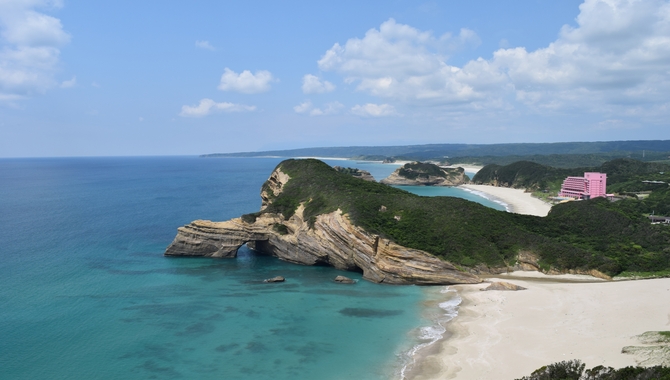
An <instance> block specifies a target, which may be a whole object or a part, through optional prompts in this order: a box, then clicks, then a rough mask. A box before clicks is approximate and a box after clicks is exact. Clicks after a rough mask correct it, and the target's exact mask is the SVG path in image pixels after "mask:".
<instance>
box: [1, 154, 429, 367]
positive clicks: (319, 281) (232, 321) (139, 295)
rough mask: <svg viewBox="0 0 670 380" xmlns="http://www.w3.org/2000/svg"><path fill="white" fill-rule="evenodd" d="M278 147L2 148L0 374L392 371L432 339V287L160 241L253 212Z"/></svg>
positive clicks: (241, 253)
mask: <svg viewBox="0 0 670 380" xmlns="http://www.w3.org/2000/svg"><path fill="white" fill-rule="evenodd" d="M279 161H280V160H279V159H201V158H196V157H153V158H59V159H2V160H0V215H1V217H0V241H2V242H3V245H2V248H0V304H1V305H2V307H1V308H0V336H1V337H2V339H0V368H2V369H1V372H0V373H1V374H2V375H1V376H0V377H2V378H8V379H9V378H11V379H37V378H49V379H90V378H97V379H118V378H124V379H145V378H159V379H164V378H167V379H169V378H198V379H210V378H212V379H213V378H217V379H221V378H225V379H267V378H273V379H296V378H303V379H317V378H318V379H343V378H356V379H386V378H391V377H397V374H398V373H399V372H400V370H401V368H402V367H403V365H404V364H405V363H406V362H407V360H408V357H407V354H406V353H407V352H409V351H410V350H411V348H412V347H413V346H414V345H415V344H417V342H424V341H426V339H430V337H427V336H423V335H425V331H428V330H426V328H425V326H429V325H430V324H431V323H432V322H431V320H430V318H428V317H426V314H425V313H424V312H423V311H422V305H423V303H424V301H425V291H426V290H425V289H423V288H419V287H414V286H383V285H376V284H372V283H369V282H366V281H359V282H358V283H357V284H355V285H351V286H347V285H340V284H335V283H333V282H332V279H333V278H334V277H335V276H336V275H338V274H345V275H347V276H349V277H352V278H355V279H359V280H360V275H359V274H356V273H343V272H341V271H338V270H335V269H333V268H327V267H303V266H298V265H293V264H287V263H284V262H281V261H279V260H276V259H274V258H271V257H266V256H262V255H257V254H255V253H254V252H252V251H249V250H247V249H245V248H242V249H240V256H239V257H238V258H237V259H236V260H217V259H203V258H195V259H193V258H191V259H189V258H166V257H163V256H162V254H163V251H164V250H165V248H166V246H167V245H168V244H169V243H170V242H171V241H172V239H173V238H174V235H175V233H176V229H177V227H178V226H181V225H184V224H186V223H188V222H190V221H191V220H194V219H211V220H225V219H229V218H232V217H237V216H239V215H240V214H243V213H248V212H253V211H257V210H258V208H259V206H260V198H259V195H258V194H259V190H260V186H261V184H262V183H263V181H264V180H265V179H266V178H267V176H268V175H269V173H270V172H271V171H272V169H273V168H274V167H275V166H276V164H277V163H278V162H279ZM348 166H352V165H348ZM363 168H365V167H363ZM391 169H394V168H391ZM366 170H367V169H366ZM275 275H282V276H285V277H286V278H287V281H286V282H285V283H281V284H265V283H262V279H264V278H268V277H271V276H275ZM421 327H424V328H423V329H421Z"/></svg>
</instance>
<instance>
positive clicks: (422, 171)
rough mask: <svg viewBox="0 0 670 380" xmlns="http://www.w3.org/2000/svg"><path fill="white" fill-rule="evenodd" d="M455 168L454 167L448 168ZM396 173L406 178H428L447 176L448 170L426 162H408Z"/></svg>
mask: <svg viewBox="0 0 670 380" xmlns="http://www.w3.org/2000/svg"><path fill="white" fill-rule="evenodd" d="M450 170H455V169H450ZM398 174H399V175H400V176H401V177H404V178H407V179H417V178H428V177H442V178H447V177H448V176H449V172H448V171H447V169H442V168H440V167H439V166H437V165H435V164H430V163H426V162H410V163H407V164H405V165H403V166H402V167H401V168H400V170H399V171H398Z"/></svg>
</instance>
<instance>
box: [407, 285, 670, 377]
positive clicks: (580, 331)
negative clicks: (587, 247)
mask: <svg viewBox="0 0 670 380" xmlns="http://www.w3.org/2000/svg"><path fill="white" fill-rule="evenodd" d="M531 277H544V278H543V279H541V280H540V279H534V278H531ZM562 277H565V276H562ZM568 277H569V275H568ZM510 278H513V279H512V280H510ZM498 280H503V281H508V282H512V283H514V284H517V285H520V286H523V287H525V288H527V290H522V291H516V292H512V291H487V292H484V291H480V290H479V289H480V288H483V287H486V286H487V285H488V284H480V285H459V286H454V287H453V288H454V289H456V290H457V291H458V293H459V295H460V296H461V298H462V299H463V301H462V303H461V306H460V309H459V312H458V316H457V317H456V318H455V319H454V320H453V321H451V322H450V324H449V326H448V330H449V331H448V333H449V334H450V337H449V338H448V339H446V340H444V341H442V342H441V343H440V344H441V347H440V351H439V353H437V354H434V355H431V356H428V357H425V358H423V360H422V361H421V364H420V367H419V368H418V369H419V371H418V372H419V374H418V375H416V376H413V378H412V380H428V379H467V380H474V379H498V380H507V379H509V380H512V379H517V378H521V377H523V376H527V375H529V374H531V373H532V372H533V371H534V370H536V369H538V368H540V367H542V366H544V365H547V364H551V363H555V362H559V361H562V360H570V359H579V360H581V361H582V362H584V363H585V364H586V366H587V368H592V367H594V366H597V365H605V366H611V367H615V368H620V367H625V366H629V365H636V364H637V362H636V360H641V358H637V357H635V356H632V355H629V354H622V353H621V349H622V348H623V347H624V346H631V345H633V346H635V345H640V343H639V342H638V341H637V339H636V338H635V336H636V335H639V334H642V333H644V332H646V331H667V330H670V278H665V279H652V280H638V281H617V282H608V281H595V282H592V283H584V278H583V276H577V277H576V278H575V279H574V280H576V282H565V280H566V278H562V280H563V281H562V282H554V281H552V276H544V275H541V274H537V273H536V274H535V275H534V276H528V275H525V276H524V274H522V273H513V274H512V275H511V277H510V276H505V275H502V276H500V277H499V279H493V278H491V279H489V281H498ZM567 280H569V278H567Z"/></svg>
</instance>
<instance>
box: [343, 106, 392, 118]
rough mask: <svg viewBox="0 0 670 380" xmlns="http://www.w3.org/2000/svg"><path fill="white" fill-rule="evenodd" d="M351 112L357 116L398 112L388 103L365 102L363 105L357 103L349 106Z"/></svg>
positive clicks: (389, 114)
mask: <svg viewBox="0 0 670 380" xmlns="http://www.w3.org/2000/svg"><path fill="white" fill-rule="evenodd" d="M351 113H353V114H354V115H358V116H373V117H381V116H394V115H398V113H397V112H396V110H395V107H393V106H392V105H390V104H373V103H367V104H364V105H358V104H357V105H355V106H353V107H352V108H351Z"/></svg>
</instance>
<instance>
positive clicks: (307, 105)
mask: <svg viewBox="0 0 670 380" xmlns="http://www.w3.org/2000/svg"><path fill="white" fill-rule="evenodd" d="M343 108H344V105H343V104H342V103H340V102H330V103H326V104H324V106H323V107H321V108H316V107H314V105H313V104H312V102H311V101H309V100H306V101H304V102H302V103H300V104H298V105H297V106H295V107H293V110H294V111H295V112H297V113H305V114H309V115H310V116H324V115H334V114H337V113H339V112H340V111H341V110H342V109H343Z"/></svg>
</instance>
